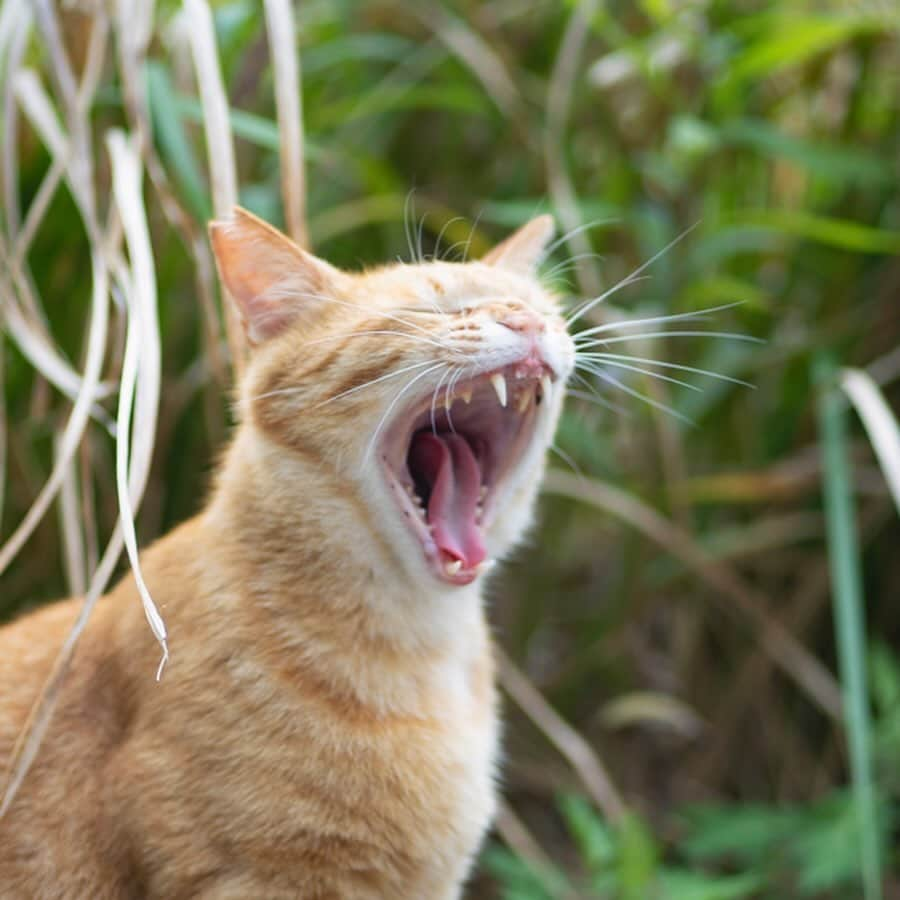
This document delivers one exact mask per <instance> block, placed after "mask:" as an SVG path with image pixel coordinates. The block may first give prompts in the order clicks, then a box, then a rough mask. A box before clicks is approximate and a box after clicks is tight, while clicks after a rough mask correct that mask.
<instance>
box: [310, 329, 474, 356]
mask: <svg viewBox="0 0 900 900" xmlns="http://www.w3.org/2000/svg"><path fill="white" fill-rule="evenodd" d="M377 334H385V335H388V334H389V335H394V336H395V337H401V338H405V339H406V340H408V341H416V342H417V343H420V344H430V345H431V346H433V347H438V348H440V349H441V350H446V351H447V352H448V353H454V354H456V355H457V356H462V355H463V354H462V353H460V351H459V350H454V349H453V347H451V346H450V345H449V344H445V343H442V342H441V341H436V340H434V339H432V338H425V337H421V336H420V335H418V334H406V333H405V332H402V331H390V330H388V329H385V328H375V329H372V330H369V331H354V332H351V333H350V334H333V335H330V336H329V337H324V338H316V339H315V340H314V341H304V342H303V346H304V347H313V346H315V345H316V344H328V343H332V342H334V341H342V340H344V339H345V338H355V337H366V336H368V335H377Z"/></svg>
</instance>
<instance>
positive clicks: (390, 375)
mask: <svg viewBox="0 0 900 900" xmlns="http://www.w3.org/2000/svg"><path fill="white" fill-rule="evenodd" d="M430 362H431V360H428V361H427V362H417V363H413V365H411V366H404V367H403V368H402V369H395V370H394V371H393V372H388V373H387V374H385V375H379V376H378V378H373V379H372V380H371V381H367V382H365V384H358V385H356V386H355V387H352V388H348V389H347V390H346V391H341V392H340V393H339V394H335V395H334V396H333V397H329V398H328V399H327V400H323V401H322V402H321V403H317V404H316V406H315V408H316V409H318V408H319V407H320V406H325V405H326V404H328V403H333V402H334V401H335V400H340V399H341V397H347V396H349V395H350V394H355V393H356V392H357V391H361V390H362V389H363V388H367V387H371V386H372V385H373V384H378V383H379V382H382V381H387V380H388V379H389V378H396V377H397V375H402V374H403V373H404V372H412V371H413V370H414V369H421V368H422V366H427V365H428V364H429V363H430Z"/></svg>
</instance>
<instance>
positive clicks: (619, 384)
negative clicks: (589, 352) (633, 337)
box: [594, 371, 695, 425]
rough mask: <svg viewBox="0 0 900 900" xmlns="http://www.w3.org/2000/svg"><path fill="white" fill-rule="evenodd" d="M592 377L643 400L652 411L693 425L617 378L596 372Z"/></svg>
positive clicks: (685, 417)
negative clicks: (666, 414) (654, 410)
mask: <svg viewBox="0 0 900 900" xmlns="http://www.w3.org/2000/svg"><path fill="white" fill-rule="evenodd" d="M594 375H595V376H596V377H597V378H599V379H600V380H601V381H605V382H606V383H607V384H611V385H613V386H614V387H617V388H618V389H619V390H620V391H624V392H625V393H626V394H628V395H629V396H630V397H634V398H635V399H636V400H643V401H644V403H647V404H649V405H650V406H652V407H653V408H654V409H658V410H660V411H662V412H665V413H668V414H669V415H670V416H674V417H675V418H676V419H679V420H680V421H682V422H685V423H686V424H688V425H694V424H695V423H694V422H693V421H691V419H689V418H688V417H687V416H685V415H682V414H681V413H680V412H678V411H677V410H675V409H672V407H670V406H666V404H665V403H660V402H659V401H658V400H654V399H653V398H652V397H648V396H646V394H642V393H641V392H640V391H636V390H634V389H633V388H630V387H628V385H627V384H623V383H622V382H621V381H619V379H618V378H614V377H613V376H612V375H610V374H609V372H602V371H597V372H594Z"/></svg>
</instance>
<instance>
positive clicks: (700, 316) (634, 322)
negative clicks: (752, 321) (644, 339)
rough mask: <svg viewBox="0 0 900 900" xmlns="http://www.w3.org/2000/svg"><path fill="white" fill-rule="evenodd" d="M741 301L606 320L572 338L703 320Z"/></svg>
mask: <svg viewBox="0 0 900 900" xmlns="http://www.w3.org/2000/svg"><path fill="white" fill-rule="evenodd" d="M743 302H744V301H743V300H738V301H737V302H735V303H725V304H723V305H722V306H711V307H709V308H708V309H696V310H694V311H693V312H686V313H672V314H671V315H666V316H649V317H647V318H643V319H626V320H624V321H622V322H606V323H605V324H603V325H595V326H594V327H593V328H586V329H585V330H584V331H579V332H578V334H576V335H575V336H574V337H573V340H575V341H578V340H579V339H581V338H585V337H587V336H589V335H592V334H600V333H601V332H604V331H617V330H618V329H620V328H636V327H637V326H638V325H655V324H656V323H658V322H677V321H679V320H682V319H693V320H695V321H703V320H704V319H705V318H706V317H707V316H708V315H709V314H711V313H716V312H722V311H723V310H725V309H733V308H734V307H735V306H741V305H742V304H743Z"/></svg>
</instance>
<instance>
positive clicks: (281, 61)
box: [266, 0, 309, 247]
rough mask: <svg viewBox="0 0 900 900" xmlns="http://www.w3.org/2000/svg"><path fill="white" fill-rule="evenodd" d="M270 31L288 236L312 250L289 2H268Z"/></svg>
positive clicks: (299, 89)
mask: <svg viewBox="0 0 900 900" xmlns="http://www.w3.org/2000/svg"><path fill="white" fill-rule="evenodd" d="M266 29H267V33H268V36H269V49H270V52H271V54H272V69H273V72H274V76H275V105H276V107H277V110H278V134H279V150H280V154H281V195H282V200H283V202H284V219H285V224H286V225H287V230H288V234H289V235H290V236H291V237H292V238H293V239H294V240H295V241H296V242H297V243H298V244H300V246H301V247H308V246H309V233H308V231H307V225H306V170H305V165H304V153H303V91H302V82H301V78H300V56H299V54H298V52H297V39H296V37H295V35H294V13H293V10H292V9H291V4H290V2H289V0H266Z"/></svg>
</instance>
